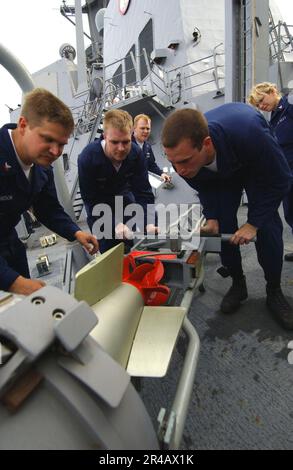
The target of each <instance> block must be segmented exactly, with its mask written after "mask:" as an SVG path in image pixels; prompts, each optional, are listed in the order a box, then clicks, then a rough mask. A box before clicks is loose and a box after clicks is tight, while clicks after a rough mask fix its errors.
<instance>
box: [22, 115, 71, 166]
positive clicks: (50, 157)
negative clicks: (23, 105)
mask: <svg viewBox="0 0 293 470" xmlns="http://www.w3.org/2000/svg"><path fill="white" fill-rule="evenodd" d="M18 132H19V135H20V139H17V142H18V146H17V148H16V150H17V153H18V154H19V156H20V158H21V160H22V161H23V162H24V163H25V164H26V165H31V164H32V163H37V164H38V165H41V166H45V167H47V166H49V165H51V164H52V163H53V162H54V161H55V160H57V158H58V157H60V155H61V153H62V152H63V148H64V145H66V144H67V142H68V139H69V136H70V132H68V130H66V129H65V128H64V127H63V126H62V125H61V124H57V123H55V122H49V121H47V120H43V121H42V122H41V123H40V125H38V126H36V127H33V128H31V127H30V125H29V123H28V121H27V120H26V119H25V118H24V117H23V116H22V117H20V119H19V122H18ZM18 147H19V148H18Z"/></svg>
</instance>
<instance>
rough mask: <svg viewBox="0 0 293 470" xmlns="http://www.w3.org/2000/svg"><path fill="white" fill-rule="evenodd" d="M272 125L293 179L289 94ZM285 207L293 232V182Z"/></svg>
mask: <svg viewBox="0 0 293 470" xmlns="http://www.w3.org/2000/svg"><path fill="white" fill-rule="evenodd" d="M270 125H271V128H272V129H273V131H274V133H275V135H276V137H277V139H278V142H279V144H280V145H281V147H282V150H283V152H284V154H285V157H286V159H287V162H288V165H289V167H290V169H291V174H292V179H293V105H292V104H290V103H288V99H287V96H283V97H282V98H281V100H280V101H279V104H278V106H277V108H276V109H275V110H274V111H273V112H272V114H271V120H270ZM283 208H284V216H285V220H286V222H287V224H288V225H290V227H291V229H292V232H293V184H292V186H291V190H290V192H289V193H288V194H287V195H286V196H285V198H284V199H283Z"/></svg>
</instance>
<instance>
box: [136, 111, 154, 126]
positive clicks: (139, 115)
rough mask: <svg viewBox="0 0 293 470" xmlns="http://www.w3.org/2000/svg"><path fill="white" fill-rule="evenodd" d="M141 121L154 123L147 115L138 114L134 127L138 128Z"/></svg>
mask: <svg viewBox="0 0 293 470" xmlns="http://www.w3.org/2000/svg"><path fill="white" fill-rule="evenodd" d="M140 119H143V120H144V121H147V122H149V123H151V122H152V120H151V118H150V117H149V116H148V115H147V114H138V115H137V116H135V118H134V121H133V127H136V125H137V123H138V121H139V120H140Z"/></svg>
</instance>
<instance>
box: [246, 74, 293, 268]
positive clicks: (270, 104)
mask: <svg viewBox="0 0 293 470" xmlns="http://www.w3.org/2000/svg"><path fill="white" fill-rule="evenodd" d="M249 102H250V104H252V105H253V106H255V107H256V108H258V109H260V110H261V111H266V112H269V113H271V119H270V126H271V129H272V130H273V131H274V133H275V135H276V137H277V139H278V142H279V144H280V145H281V147H282V149H283V152H284V154H285V157H286V159H287V162H288V165H289V167H290V169H291V174H292V186H291V190H290V191H289V193H288V194H287V195H286V196H285V197H284V199H283V208H284V216H285V220H286V222H287V224H288V225H289V226H290V227H291V230H292V233H293V104H292V103H289V102H288V96H286V95H285V96H283V97H282V95H281V94H280V92H279V91H278V89H277V87H276V85H274V84H273V83H270V82H263V83H259V84H257V85H255V86H254V87H253V89H252V90H251V93H250V96H249ZM285 260H286V261H293V253H286V255H285Z"/></svg>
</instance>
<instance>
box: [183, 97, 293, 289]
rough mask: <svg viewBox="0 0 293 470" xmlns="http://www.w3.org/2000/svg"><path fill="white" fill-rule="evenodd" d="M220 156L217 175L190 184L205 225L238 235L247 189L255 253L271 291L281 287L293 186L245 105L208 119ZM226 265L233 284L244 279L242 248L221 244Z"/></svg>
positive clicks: (204, 172)
mask: <svg viewBox="0 0 293 470" xmlns="http://www.w3.org/2000/svg"><path fill="white" fill-rule="evenodd" d="M205 117H206V119H207V121H208V126H209V132H210V136H211V139H212V142H213V144H214V147H215V150H216V163H217V170H218V171H217V172H213V171H211V170H210V169H208V166H207V167H203V168H202V169H201V170H200V171H199V173H198V174H197V175H196V176H195V177H194V178H192V179H186V182H187V183H188V184H189V185H190V186H192V187H193V188H194V189H196V190H197V191H198V193H199V198H200V201H201V204H202V206H203V213H204V215H205V217H206V219H217V220H218V222H219V228H220V232H221V233H234V232H236V230H237V229H238V222H237V210H238V207H239V205H240V201H241V195H242V191H243V189H245V190H246V193H247V196H248V218H247V222H248V223H250V224H251V225H254V226H255V227H257V228H258V232H257V241H256V250H257V256H258V261H259V263H260V265H261V266H262V268H263V270H264V274H265V279H266V281H267V283H268V287H272V288H273V287H278V286H279V285H280V281H281V270H282V259H283V240H282V231H283V225H282V221H281V219H280V216H279V214H278V207H279V205H280V203H281V201H282V199H283V198H284V196H285V195H286V194H287V192H288V191H289V188H290V184H291V173H290V168H289V166H288V164H287V161H286V159H285V156H284V154H283V152H282V149H281V148H280V146H279V144H278V142H277V140H276V139H275V138H274V136H273V134H272V131H271V130H270V128H269V125H268V123H267V122H266V120H265V119H264V117H263V116H262V115H261V114H260V113H259V112H257V111H256V110H254V109H253V108H251V107H250V106H248V105H246V104H243V103H230V104H225V105H223V106H220V107H219V108H216V109H214V110H212V111H209V112H207V113H206V114H205ZM221 258H222V263H223V265H224V266H227V267H228V269H229V271H230V274H231V276H232V277H233V278H239V277H241V276H242V275H243V272H242V264H241V255H240V249H239V246H235V245H232V244H229V243H223V244H222V252H221Z"/></svg>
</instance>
